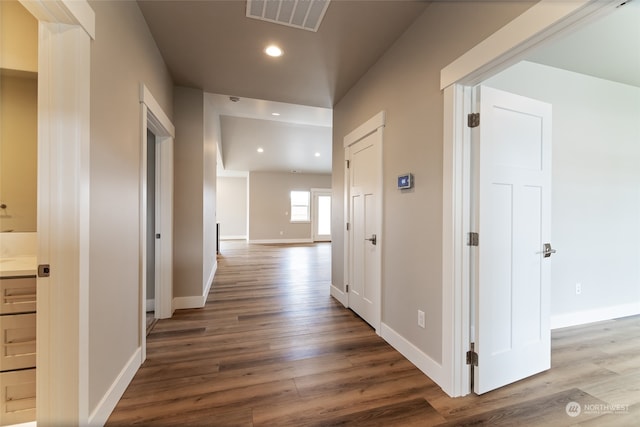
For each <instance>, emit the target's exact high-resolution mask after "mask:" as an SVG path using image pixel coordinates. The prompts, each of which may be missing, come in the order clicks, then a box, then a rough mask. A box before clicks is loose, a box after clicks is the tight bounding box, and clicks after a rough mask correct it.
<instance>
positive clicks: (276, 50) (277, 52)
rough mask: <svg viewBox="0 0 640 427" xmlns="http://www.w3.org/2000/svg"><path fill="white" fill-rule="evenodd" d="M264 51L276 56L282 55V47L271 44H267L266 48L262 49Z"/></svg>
mask: <svg viewBox="0 0 640 427" xmlns="http://www.w3.org/2000/svg"><path fill="white" fill-rule="evenodd" d="M264 53H266V54H267V55H269V56H273V57H274V58H277V57H278V56H282V49H280V48H279V47H278V46H276V45H273V44H272V45H271V46H267V48H266V49H265V50H264Z"/></svg>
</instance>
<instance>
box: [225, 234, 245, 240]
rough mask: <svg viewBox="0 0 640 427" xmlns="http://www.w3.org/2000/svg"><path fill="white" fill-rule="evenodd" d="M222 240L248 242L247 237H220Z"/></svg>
mask: <svg viewBox="0 0 640 427" xmlns="http://www.w3.org/2000/svg"><path fill="white" fill-rule="evenodd" d="M220 240H247V236H246V235H244V236H220Z"/></svg>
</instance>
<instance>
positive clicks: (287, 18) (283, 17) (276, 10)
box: [247, 0, 331, 32]
mask: <svg viewBox="0 0 640 427" xmlns="http://www.w3.org/2000/svg"><path fill="white" fill-rule="evenodd" d="M330 1H331V0H247V17H249V18H255V19H260V20H261V21H268V22H273V23H274V24H281V25H286V26H287V27H294V28H300V29H303V30H308V31H314V32H316V31H318V28H319V27H320V23H321V22H322V18H324V14H325V12H326V11H327V7H329V2H330Z"/></svg>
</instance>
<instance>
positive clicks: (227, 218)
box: [217, 177, 247, 239]
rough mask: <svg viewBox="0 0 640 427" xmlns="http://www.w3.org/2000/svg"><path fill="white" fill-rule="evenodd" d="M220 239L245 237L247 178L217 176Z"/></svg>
mask: <svg viewBox="0 0 640 427" xmlns="http://www.w3.org/2000/svg"><path fill="white" fill-rule="evenodd" d="M217 194H218V202H217V203H218V222H219V223H220V237H221V239H246V238H247V178H246V177H218V193H217Z"/></svg>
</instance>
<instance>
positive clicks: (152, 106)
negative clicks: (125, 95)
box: [140, 83, 176, 138]
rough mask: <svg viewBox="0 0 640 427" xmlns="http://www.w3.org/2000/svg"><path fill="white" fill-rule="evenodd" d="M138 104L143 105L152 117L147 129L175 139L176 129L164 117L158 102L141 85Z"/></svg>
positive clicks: (166, 117)
mask: <svg viewBox="0 0 640 427" xmlns="http://www.w3.org/2000/svg"><path fill="white" fill-rule="evenodd" d="M140 102H142V103H143V104H145V105H146V106H147V107H148V108H149V110H151V113H152V114H153V115H154V119H155V120H153V122H154V123H152V124H151V125H150V126H149V127H150V128H151V129H152V130H154V131H156V132H154V133H162V134H165V133H166V134H168V136H170V137H171V138H175V137H176V128H175V126H173V123H172V122H171V120H170V119H169V117H168V116H167V115H166V113H165V112H164V110H163V109H162V107H161V106H160V104H159V103H158V101H156V99H155V97H154V96H153V94H151V91H149V89H148V88H147V86H146V85H144V84H143V83H141V84H140Z"/></svg>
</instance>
